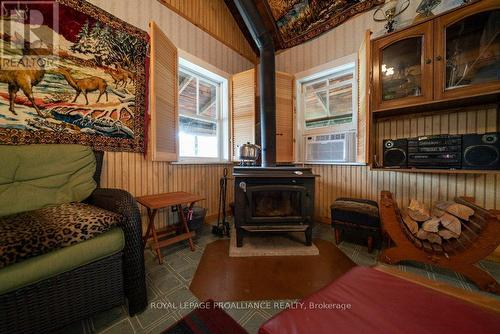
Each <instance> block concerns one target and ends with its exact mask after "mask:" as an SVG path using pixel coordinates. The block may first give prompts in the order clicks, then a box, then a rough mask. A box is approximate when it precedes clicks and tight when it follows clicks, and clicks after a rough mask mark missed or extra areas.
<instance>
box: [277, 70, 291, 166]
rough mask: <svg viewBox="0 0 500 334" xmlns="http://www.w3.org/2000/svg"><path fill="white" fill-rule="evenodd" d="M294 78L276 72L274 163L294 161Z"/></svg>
mask: <svg viewBox="0 0 500 334" xmlns="http://www.w3.org/2000/svg"><path fill="white" fill-rule="evenodd" d="M293 91H294V77H293V75H291V74H288V73H283V72H276V162H293V161H294V154H293V153H294V109H293Z"/></svg>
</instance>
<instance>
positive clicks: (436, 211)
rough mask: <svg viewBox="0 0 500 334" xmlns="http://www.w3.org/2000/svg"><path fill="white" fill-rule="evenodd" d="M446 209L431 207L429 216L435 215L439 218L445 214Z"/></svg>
mask: <svg viewBox="0 0 500 334" xmlns="http://www.w3.org/2000/svg"><path fill="white" fill-rule="evenodd" d="M445 212H446V211H443V210H441V209H439V208H437V207H434V208H432V211H431V216H434V217H437V218H441V216H442V215H444V214H445Z"/></svg>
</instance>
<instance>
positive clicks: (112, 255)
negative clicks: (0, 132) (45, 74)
mask: <svg viewBox="0 0 500 334" xmlns="http://www.w3.org/2000/svg"><path fill="white" fill-rule="evenodd" d="M102 158H103V152H94V151H92V150H91V149H90V148H88V147H85V146H80V145H25V146H4V145H0V224H8V223H9V219H11V217H16V215H21V216H22V215H24V216H23V217H29V216H30V214H31V212H38V211H36V210H39V211H40V210H42V212H44V211H43V210H45V209H47V208H49V209H51V208H58V205H63V206H64V205H77V206H78V205H81V206H86V207H91V208H92V207H94V208H95V209H96V210H101V212H109V214H110V215H114V216H115V217H119V221H118V222H117V223H116V224H115V225H112V226H110V228H109V229H106V230H105V231H103V232H102V233H97V234H95V235H92V237H90V238H88V239H85V240H82V241H79V242H77V243H74V244H71V245H64V246H60V245H59V246H57V247H54V249H51V250H50V251H46V250H45V251H43V252H40V254H38V253H37V255H36V256H32V257H30V254H28V256H27V258H22V259H21V260H18V261H15V263H9V262H8V261H7V259H6V257H5V256H6V254H1V253H0V333H2V334H3V333H45V332H50V331H52V330H54V329H57V328H60V327H63V326H65V325H67V324H69V323H71V322H74V321H77V320H79V319H83V318H86V317H88V316H90V315H92V314H93V313H96V312H100V311H103V310H106V309H109V308H112V307H114V306H117V305H120V304H123V303H125V302H127V303H128V309H129V313H130V314H131V315H133V314H135V313H138V312H141V311H142V310H143V309H144V308H145V307H146V305H147V296H146V283H145V269H144V252H143V242H142V238H141V221H140V213H139V209H138V206H137V203H136V202H135V200H134V198H133V197H132V196H131V195H130V194H129V193H127V192H126V191H123V190H119V189H103V188H100V187H99V182H100V173H101V167H102ZM78 202H81V203H84V204H78ZM65 203H70V204H65ZM103 209H104V210H103ZM33 210H35V211H33ZM18 217H19V216H18ZM60 219H64V218H60ZM83 221H85V219H83ZM21 224H22V221H21ZM27 225H28V224H27ZM7 226H8V225H7ZM28 226H29V225H28ZM30 228H31V227H29V228H28V227H27V228H26V230H25V231H23V233H25V235H26V239H29V238H35V236H34V235H30V233H33V234H36V233H37V232H30ZM18 229H19V222H18ZM83 229H84V228H83ZM2 231H3V232H2ZM5 231H7V232H9V229H8V228H7V229H6V228H5V225H4V226H3V229H2V226H0V232H2V233H3V234H4V235H0V251H1V252H2V253H6V251H5V250H6V249H7V250H9V247H8V246H9V245H8V244H7V243H8V242H12V238H8V237H7V236H6V235H5V234H8V233H7V232H5ZM9 233H10V232H9ZM18 239H19V238H18ZM16 247H20V246H16ZM30 247H31V246H30ZM2 250H3V251H2ZM10 250H12V247H11V248H10ZM24 253H26V252H24ZM25 255H26V254H25ZM2 256H4V258H2ZM11 260H12V259H11ZM11 262H12V261H11ZM2 263H3V264H4V265H3V266H2V265H1V264H2ZM5 263H7V265H5Z"/></svg>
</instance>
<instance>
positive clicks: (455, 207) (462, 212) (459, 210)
mask: <svg viewBox="0 0 500 334" xmlns="http://www.w3.org/2000/svg"><path fill="white" fill-rule="evenodd" d="M446 212H448V213H451V214H452V215H454V216H455V217H458V218H460V219H463V220H465V221H469V219H470V217H471V216H473V215H474V210H473V209H471V208H469V207H468V206H466V205H463V204H458V203H453V204H452V205H450V206H448V207H447V208H446Z"/></svg>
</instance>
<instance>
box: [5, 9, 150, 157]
mask: <svg viewBox="0 0 500 334" xmlns="http://www.w3.org/2000/svg"><path fill="white" fill-rule="evenodd" d="M0 2H1V27H0V29H1V31H0V43H1V45H0V52H1V53H0V144H10V145H19V144H33V143H47V144H48V143H52V144H53V143H61V144H62V143H64V144H68V143H73V144H83V145H89V146H92V147H93V148H94V149H98V150H106V151H129V152H144V147H145V139H144V132H145V114H146V107H147V83H148V78H147V70H148V67H147V66H148V65H147V64H148V61H149V59H148V52H149V50H148V43H149V37H148V35H147V33H146V32H144V31H142V30H140V29H138V28H136V27H134V26H132V25H130V24H128V23H126V22H123V21H121V20H120V19H118V18H116V17H114V16H112V15H111V14H109V13H107V12H105V11H103V10H102V9H100V8H98V7H96V6H94V5H92V4H90V3H88V2H86V1H82V0H48V1H47V0H45V1H44V0H42V1H3V0H2V1H0Z"/></svg>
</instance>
